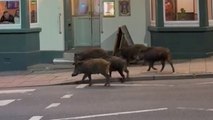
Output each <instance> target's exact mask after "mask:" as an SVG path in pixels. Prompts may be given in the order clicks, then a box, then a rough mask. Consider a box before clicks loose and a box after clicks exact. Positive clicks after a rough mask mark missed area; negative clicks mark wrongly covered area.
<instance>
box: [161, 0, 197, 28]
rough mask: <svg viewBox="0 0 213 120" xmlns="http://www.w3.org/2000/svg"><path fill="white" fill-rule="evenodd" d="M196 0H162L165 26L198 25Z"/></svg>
mask: <svg viewBox="0 0 213 120" xmlns="http://www.w3.org/2000/svg"><path fill="white" fill-rule="evenodd" d="M198 17H199V12H198V0H164V20H165V21H166V22H165V26H167V25H168V26H199V21H198Z"/></svg>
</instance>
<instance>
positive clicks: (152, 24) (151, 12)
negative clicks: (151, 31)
mask: <svg viewBox="0 0 213 120" xmlns="http://www.w3.org/2000/svg"><path fill="white" fill-rule="evenodd" d="M152 1H153V0H150V4H149V5H150V25H151V26H156V11H153V10H156V0H154V1H155V4H154V6H152V5H153V4H152ZM153 7H154V8H155V9H152V8H153ZM153 12H154V13H155V14H154V13H153ZM152 17H153V20H152Z"/></svg>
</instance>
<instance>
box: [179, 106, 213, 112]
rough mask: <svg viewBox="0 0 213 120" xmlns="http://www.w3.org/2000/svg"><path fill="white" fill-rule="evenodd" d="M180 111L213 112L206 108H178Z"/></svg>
mask: <svg viewBox="0 0 213 120" xmlns="http://www.w3.org/2000/svg"><path fill="white" fill-rule="evenodd" d="M177 109H179V110H195V111H208V112H212V111H213V109H205V108H193V107H177Z"/></svg>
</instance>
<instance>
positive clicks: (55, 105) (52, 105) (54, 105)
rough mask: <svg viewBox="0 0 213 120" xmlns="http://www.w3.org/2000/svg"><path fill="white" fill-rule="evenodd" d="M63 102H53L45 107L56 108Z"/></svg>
mask: <svg viewBox="0 0 213 120" xmlns="http://www.w3.org/2000/svg"><path fill="white" fill-rule="evenodd" d="M60 104H61V103H53V104H51V105H49V106H47V107H46V108H45V109H50V108H54V107H58V106H59V105H60Z"/></svg>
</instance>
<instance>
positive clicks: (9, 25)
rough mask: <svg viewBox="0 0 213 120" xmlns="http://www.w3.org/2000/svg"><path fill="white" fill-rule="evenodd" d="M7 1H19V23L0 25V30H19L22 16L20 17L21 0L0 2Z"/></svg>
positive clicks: (1, 0)
mask: <svg viewBox="0 0 213 120" xmlns="http://www.w3.org/2000/svg"><path fill="white" fill-rule="evenodd" d="M7 1H19V18H20V23H19V24H0V30H4V29H21V19H22V15H21V0H0V2H7ZM0 17H1V16H0Z"/></svg>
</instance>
